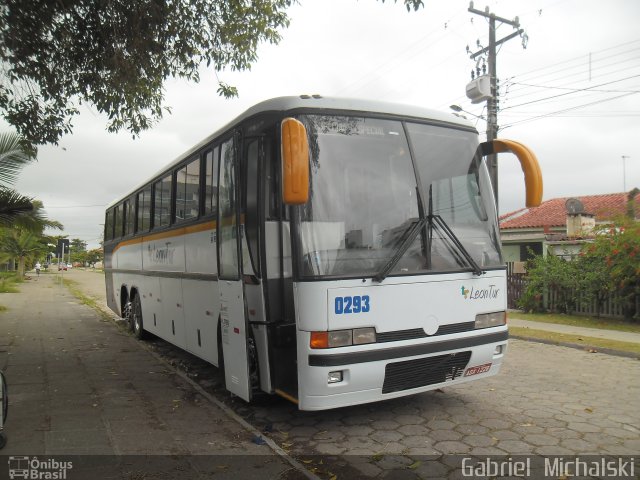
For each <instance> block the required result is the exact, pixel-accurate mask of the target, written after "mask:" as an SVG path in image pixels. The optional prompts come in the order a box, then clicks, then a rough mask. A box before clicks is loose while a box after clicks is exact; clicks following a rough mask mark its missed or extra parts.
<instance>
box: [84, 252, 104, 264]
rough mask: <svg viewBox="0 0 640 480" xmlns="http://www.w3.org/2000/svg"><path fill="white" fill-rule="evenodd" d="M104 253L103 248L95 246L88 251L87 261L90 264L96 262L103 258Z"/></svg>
mask: <svg viewBox="0 0 640 480" xmlns="http://www.w3.org/2000/svg"><path fill="white" fill-rule="evenodd" d="M103 257H104V254H103V252H102V249H101V248H93V249H91V250H89V251H88V252H87V263H89V265H93V264H96V263H98V262H101V261H102V260H103Z"/></svg>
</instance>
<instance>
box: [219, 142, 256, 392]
mask: <svg viewBox="0 0 640 480" xmlns="http://www.w3.org/2000/svg"><path fill="white" fill-rule="evenodd" d="M221 147H222V148H221V152H220V153H221V155H220V177H219V183H218V222H217V223H218V226H217V237H218V242H217V243H218V275H219V280H218V285H219V292H220V322H221V332H220V333H221V336H222V354H223V358H224V372H225V380H226V387H227V390H229V391H230V392H231V393H233V394H235V395H237V396H239V397H240V398H242V399H243V400H245V401H247V402H248V401H250V400H251V382H250V378H249V361H248V354H247V338H248V335H249V324H248V321H247V318H246V313H245V301H244V291H243V282H242V277H241V275H240V261H241V256H240V255H241V253H240V239H241V238H242V237H241V235H242V233H243V232H241V231H240V228H241V226H240V218H239V213H240V205H239V203H238V196H239V195H238V187H239V182H238V165H237V163H236V161H235V157H236V150H235V148H234V142H233V139H229V140H228V141H226V142H224V143H223V144H222V146H221Z"/></svg>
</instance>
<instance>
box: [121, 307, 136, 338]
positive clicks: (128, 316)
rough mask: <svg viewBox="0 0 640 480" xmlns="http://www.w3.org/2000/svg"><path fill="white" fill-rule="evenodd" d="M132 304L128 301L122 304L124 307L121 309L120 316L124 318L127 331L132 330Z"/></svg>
mask: <svg viewBox="0 0 640 480" xmlns="http://www.w3.org/2000/svg"><path fill="white" fill-rule="evenodd" d="M132 313H133V305H132V304H131V302H130V301H127V303H125V304H124V308H123V309H122V318H123V319H124V320H125V325H126V327H127V329H128V330H129V331H131V332H132V331H133V317H132Z"/></svg>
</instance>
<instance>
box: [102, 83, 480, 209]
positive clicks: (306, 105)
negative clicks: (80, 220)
mask: <svg viewBox="0 0 640 480" xmlns="http://www.w3.org/2000/svg"><path fill="white" fill-rule="evenodd" d="M306 109H308V110H310V111H313V112H318V113H322V110H326V111H333V112H336V111H344V112H345V113H347V112H348V113H350V114H383V115H393V116H399V117H404V118H414V119H421V120H431V121H435V122H437V123H445V124H450V125H451V126H457V127H462V128H465V129H471V130H475V127H474V126H473V124H472V123H471V122H469V121H468V120H466V119H464V118H462V117H460V116H458V115H454V114H451V113H446V112H441V111H438V110H432V109H428V108H423V107H419V106H416V105H407V104H401V103H389V102H381V101H375V100H362V99H355V98H338V97H323V96H320V95H300V96H297V97H295V96H290V97H277V98H272V99H270V100H265V101H263V102H260V103H258V104H256V105H254V106H253V107H251V108H249V109H248V110H246V111H245V112H244V113H242V114H241V115H239V116H238V117H236V118H235V119H233V120H232V121H231V122H229V123H227V124H226V125H224V126H223V127H222V128H219V129H218V130H216V131H215V132H214V133H212V134H211V135H209V136H208V137H206V138H205V139H204V140H202V141H200V142H199V143H198V144H196V145H195V146H193V147H192V148H190V149H189V150H187V151H186V152H184V153H183V154H181V155H180V156H178V157H177V158H176V159H174V160H173V161H172V162H171V163H168V164H167V165H165V166H164V167H162V169H160V170H158V171H157V172H155V173H154V174H153V175H151V176H149V177H148V180H146V181H145V182H144V183H142V184H140V185H138V186H136V188H134V189H132V190H131V191H129V193H127V194H126V195H123V196H121V197H119V198H118V199H117V200H115V201H113V202H111V203H110V204H109V205H107V207H106V208H107V209H109V208H111V207H113V206H114V205H116V204H117V203H119V202H120V201H122V200H124V199H126V198H128V197H129V196H131V195H132V194H133V193H135V192H137V191H138V190H140V189H141V188H142V187H144V186H145V185H147V184H148V183H149V180H150V179H155V178H156V177H158V176H159V175H161V174H162V173H164V172H166V171H168V170H171V169H172V168H173V167H175V166H176V165H178V164H179V163H180V162H182V161H183V160H185V159H186V158H188V157H189V156H191V155H193V154H194V153H196V152H198V151H199V150H200V149H202V148H203V147H204V146H206V145H207V144H209V143H211V142H212V141H213V140H215V139H216V138H218V137H219V136H220V135H222V134H224V133H225V132H226V131H228V130H230V129H231V128H233V127H234V126H235V125H237V124H239V123H241V122H242V121H243V120H246V119H248V118H251V117H253V116H254V115H257V114H259V113H266V112H283V113H284V112H289V111H291V112H297V113H299V112H301V111H304V110H306Z"/></svg>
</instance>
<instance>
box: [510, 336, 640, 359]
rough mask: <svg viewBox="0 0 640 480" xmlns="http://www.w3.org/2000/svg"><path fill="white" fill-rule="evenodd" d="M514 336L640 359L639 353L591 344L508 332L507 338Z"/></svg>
mask: <svg viewBox="0 0 640 480" xmlns="http://www.w3.org/2000/svg"><path fill="white" fill-rule="evenodd" d="M512 338H515V339H517V340H524V341H526V342H536V343H543V344H545V345H555V346H558V347H568V348H573V349H576V350H582V351H584V352H587V353H603V354H605V355H614V356H616V357H625V358H633V359H635V360H640V354H637V353H632V352H625V351H622V350H613V349H611V348H602V347H596V346H593V345H585V344H583V343H571V342H560V341H556V340H547V339H544V338H534V337H524V336H521V335H513V334H511V332H509V339H512ZM589 350H595V351H594V352H589Z"/></svg>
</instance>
